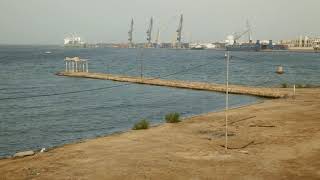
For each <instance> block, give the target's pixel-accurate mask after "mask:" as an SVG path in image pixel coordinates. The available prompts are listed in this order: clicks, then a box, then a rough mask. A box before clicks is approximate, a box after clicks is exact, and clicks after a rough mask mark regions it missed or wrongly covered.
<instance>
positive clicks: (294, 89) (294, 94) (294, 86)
mask: <svg viewBox="0 0 320 180" xmlns="http://www.w3.org/2000/svg"><path fill="white" fill-rule="evenodd" d="M295 96H296V84H294V85H293V98H295Z"/></svg>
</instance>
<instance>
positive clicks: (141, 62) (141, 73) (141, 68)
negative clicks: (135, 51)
mask: <svg viewBox="0 0 320 180" xmlns="http://www.w3.org/2000/svg"><path fill="white" fill-rule="evenodd" d="M140 50H141V49H140ZM140 78H141V80H142V78H143V59H142V50H141V51H140Z"/></svg>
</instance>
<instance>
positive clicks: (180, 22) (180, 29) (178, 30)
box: [176, 14, 183, 48]
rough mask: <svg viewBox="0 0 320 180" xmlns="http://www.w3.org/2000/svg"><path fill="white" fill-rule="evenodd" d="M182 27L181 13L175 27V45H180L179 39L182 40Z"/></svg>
mask: <svg viewBox="0 0 320 180" xmlns="http://www.w3.org/2000/svg"><path fill="white" fill-rule="evenodd" d="M182 28H183V14H181V15H180V21H179V25H178V29H177V31H176V32H177V41H176V47H177V48H180V47H181V40H182Z"/></svg>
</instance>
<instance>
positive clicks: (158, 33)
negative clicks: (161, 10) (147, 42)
mask: <svg viewBox="0 0 320 180" xmlns="http://www.w3.org/2000/svg"><path fill="white" fill-rule="evenodd" d="M155 43H156V46H157V48H158V47H160V28H158V32H157V37H156V41H155Z"/></svg>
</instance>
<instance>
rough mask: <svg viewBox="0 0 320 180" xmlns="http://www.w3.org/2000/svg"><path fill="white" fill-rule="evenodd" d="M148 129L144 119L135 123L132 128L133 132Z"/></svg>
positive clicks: (147, 122)
mask: <svg viewBox="0 0 320 180" xmlns="http://www.w3.org/2000/svg"><path fill="white" fill-rule="evenodd" d="M148 128H149V121H148V120H146V119H141V120H140V121H138V122H136V123H135V124H134V125H133V127H132V129H133V130H140V129H148Z"/></svg>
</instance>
